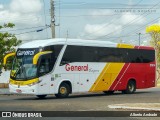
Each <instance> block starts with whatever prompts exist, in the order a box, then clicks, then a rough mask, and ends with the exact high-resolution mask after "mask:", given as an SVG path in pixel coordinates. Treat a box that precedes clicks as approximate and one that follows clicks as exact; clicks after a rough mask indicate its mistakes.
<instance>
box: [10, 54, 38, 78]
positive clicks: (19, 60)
mask: <svg viewBox="0 0 160 120" xmlns="http://www.w3.org/2000/svg"><path fill="white" fill-rule="evenodd" d="M32 61H33V56H25V55H24V56H21V57H16V58H15V59H14V62H13V66H12V70H11V77H12V78H14V79H17V80H26V79H31V78H35V77H36V76H37V67H36V65H34V64H33V62H32Z"/></svg>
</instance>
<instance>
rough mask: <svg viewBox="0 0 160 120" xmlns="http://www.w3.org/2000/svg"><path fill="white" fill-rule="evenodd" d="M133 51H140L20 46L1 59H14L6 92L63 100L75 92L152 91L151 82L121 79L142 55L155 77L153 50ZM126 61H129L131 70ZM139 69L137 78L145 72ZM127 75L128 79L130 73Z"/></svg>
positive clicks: (66, 43) (54, 43) (88, 43)
mask: <svg viewBox="0 0 160 120" xmlns="http://www.w3.org/2000/svg"><path fill="white" fill-rule="evenodd" d="M134 50H135V51H134ZM137 50H140V47H138V49H136V46H133V45H127V44H117V43H112V42H108V41H94V40H80V39H60V38H59V39H48V40H38V41H32V42H28V43H24V44H22V45H21V46H19V48H18V49H17V51H16V53H10V54H8V55H6V57H5V58H4V64H6V61H7V58H8V57H10V56H12V55H14V56H15V59H14V61H13V66H12V70H11V74H10V81H9V89H10V92H11V93H17V94H33V95H36V96H37V97H39V98H44V97H46V95H48V94H55V96H56V97H59V98H64V97H67V96H68V95H69V94H70V93H77V92H98V91H103V92H105V93H108V92H109V93H113V92H114V91H116V90H120V91H122V92H125V93H133V92H134V91H135V90H136V89H138V88H147V87H154V86H155V80H154V79H155V78H153V79H152V81H151V82H150V83H148V86H145V85H146V83H145V85H141V83H140V82H139V81H138V79H136V77H135V75H136V74H135V73H134V76H128V77H126V76H125V75H126V74H127V72H126V71H129V68H130V69H132V71H133V69H136V68H135V66H136V65H135V64H136V62H135V61H134V60H136V59H137V57H140V56H142V55H145V54H148V55H149V57H148V58H147V59H146V61H144V62H145V63H149V64H151V63H152V66H151V69H153V70H152V72H151V74H153V77H154V76H155V72H154V71H155V63H154V62H155V61H154V60H155V59H154V49H152V48H151V47H143V48H142V50H141V51H139V52H138V51H137ZM130 52H131V53H130ZM133 55H134V57H133ZM131 56H132V57H131ZM145 57H147V56H145ZM128 58H132V61H134V63H133V64H134V65H133V66H134V67H132V64H131V61H130V59H128ZM133 59H134V60H133ZM137 63H138V62H137ZM128 65H129V66H128ZM139 65H140V64H139ZM141 68H142V67H141ZM141 68H137V69H136V70H135V71H137V76H138V74H139V73H142V72H144V71H145V70H146V69H145V68H142V69H141ZM148 69H149V68H148ZM140 70H142V71H140ZM124 72H125V74H124ZM144 73H145V72H144ZM147 74H148V73H147ZM128 75H131V72H130V71H129V74H128ZM141 78H142V77H141Z"/></svg>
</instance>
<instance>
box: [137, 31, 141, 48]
mask: <svg viewBox="0 0 160 120" xmlns="http://www.w3.org/2000/svg"><path fill="white" fill-rule="evenodd" d="M138 35H139V46H140V45H141V33H138Z"/></svg>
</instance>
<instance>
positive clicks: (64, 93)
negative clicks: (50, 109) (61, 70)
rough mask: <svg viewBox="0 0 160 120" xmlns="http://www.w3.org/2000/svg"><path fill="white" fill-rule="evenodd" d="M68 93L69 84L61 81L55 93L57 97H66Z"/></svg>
mask: <svg viewBox="0 0 160 120" xmlns="http://www.w3.org/2000/svg"><path fill="white" fill-rule="evenodd" d="M69 93H70V86H69V85H68V84H66V83H62V84H61V85H60V87H59V90H58V94H55V96H56V97H57V98H66V97H68V95H69Z"/></svg>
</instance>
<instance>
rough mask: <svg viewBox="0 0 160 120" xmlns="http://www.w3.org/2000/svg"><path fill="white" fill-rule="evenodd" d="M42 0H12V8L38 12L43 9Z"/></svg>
mask: <svg viewBox="0 0 160 120" xmlns="http://www.w3.org/2000/svg"><path fill="white" fill-rule="evenodd" d="M41 8H42V4H41V2H40V0H12V2H11V3H10V10H11V11H12V12H19V13H37V12H39V11H40V10H41Z"/></svg>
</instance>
